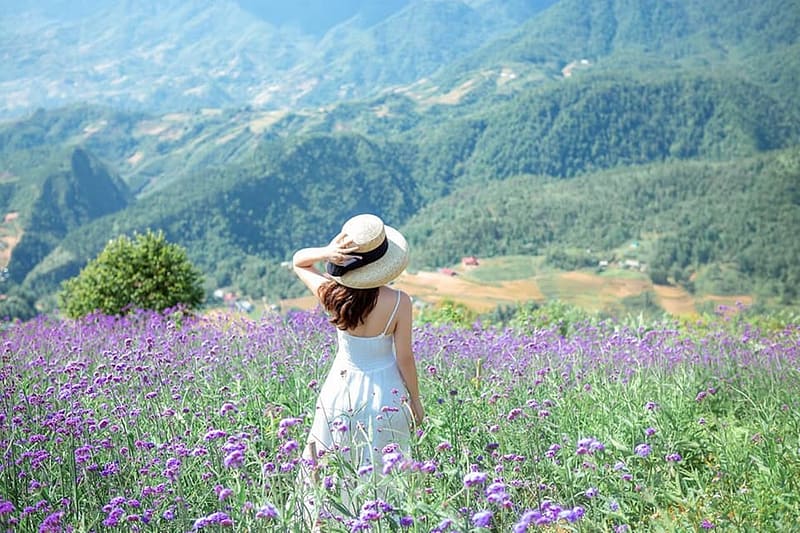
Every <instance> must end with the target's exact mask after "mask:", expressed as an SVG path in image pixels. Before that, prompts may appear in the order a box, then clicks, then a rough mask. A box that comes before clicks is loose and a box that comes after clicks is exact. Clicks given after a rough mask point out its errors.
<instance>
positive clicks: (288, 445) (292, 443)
mask: <svg viewBox="0 0 800 533" xmlns="http://www.w3.org/2000/svg"><path fill="white" fill-rule="evenodd" d="M299 447H300V445H299V444H297V441H296V440H294V439H291V440H287V441H286V442H284V443H283V446H281V451H282V452H283V453H292V452H293V451H295V450H296V449H297V448H299Z"/></svg>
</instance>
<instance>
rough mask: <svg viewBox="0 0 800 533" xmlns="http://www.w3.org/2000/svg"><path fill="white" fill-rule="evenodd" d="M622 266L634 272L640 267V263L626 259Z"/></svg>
mask: <svg viewBox="0 0 800 533" xmlns="http://www.w3.org/2000/svg"><path fill="white" fill-rule="evenodd" d="M623 264H624V265H625V268H631V269H634V270H639V267H640V266H641V263H639V261H637V260H636V259H626V260H625V263H623Z"/></svg>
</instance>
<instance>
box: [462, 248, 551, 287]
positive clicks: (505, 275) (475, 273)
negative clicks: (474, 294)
mask: <svg viewBox="0 0 800 533" xmlns="http://www.w3.org/2000/svg"><path fill="white" fill-rule="evenodd" d="M543 270H545V265H544V256H526V255H511V256H505V257H500V258H486V259H483V258H481V259H480V265H479V266H477V267H474V268H469V269H466V270H465V272H464V273H463V276H464V277H465V278H466V279H469V280H472V281H476V282H478V283H486V284H493V283H499V282H503V281H515V280H521V279H529V278H532V277H534V276H535V275H536V274H537V273H539V272H542V271H543Z"/></svg>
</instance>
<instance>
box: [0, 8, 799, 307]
mask: <svg viewBox="0 0 800 533" xmlns="http://www.w3.org/2000/svg"><path fill="white" fill-rule="evenodd" d="M98 1H99V0H98ZM103 5H104V6H105V7H103V9H99V10H98V11H96V13H95V15H94V16H95V17H96V18H95V19H92V20H94V21H95V22H92V24H95V23H96V24H100V22H101V21H102V20H104V18H103V17H104V16H105V15H104V13H106V11H104V10H113V9H115V8H113V7H111V6H110V4H109V5H107V4H103ZM142 5H145V4H142ZM203 6H205V7H203ZM359 6H361V7H363V5H361V4H358V2H355V1H354V2H353V3H352V4H351V5H350V7H351V8H352V9H353V10H354V11H353V12H354V13H356V14H355V15H353V16H351V17H349V18H346V19H342V20H334V19H333V18H331V19H326V18H325V17H323V16H322V15H319V17H318V20H317V21H316V22H314V24H318V25H319V27H320V28H322V27H325V29H324V32H323V33H321V36H318V37H315V39H318V40H317V41H316V42H317V44H318V46H316V47H313V50H311V48H308V49H306V50H305V52H304V53H302V54H300V53H298V55H297V57H300V56H303V58H304V59H303V60H302V62H301V63H298V64H302V68H301V67H292V68H293V70H292V74H291V75H289V74H286V76H283V74H285V72H284V73H283V74H281V75H280V76H279V79H281V80H283V81H286V80H289V81H287V82H286V83H288V85H287V87H288V86H291V87H293V89H294V91H295V93H297V88H298V87H305V85H303V84H302V83H301V82H300V78H293V76H301V77H302V76H306V75H309V73H313V72H316V74H313V76H314V77H315V79H317V81H316V82H315V84H314V85H313V87H314V90H313V91H310V92H308V93H303V94H304V96H299V97H298V98H297V99H295V102H299V101H301V100H302V101H309V102H310V101H312V100H314V98H318V99H319V100H318V101H323V100H325V101H327V102H332V103H329V104H328V105H325V106H314V107H302V106H301V107H293V108H291V109H288V108H287V109H280V110H277V109H266V108H262V107H259V106H257V105H248V104H246V103H243V102H245V101H246V100H247V99H245V100H242V99H241V98H240V97H239V96H236V95H234V94H233V93H231V92H226V94H227V95H228V97H229V99H228V100H226V98H228V97H226V98H222V100H221V101H223V100H224V101H230V102H237V103H236V104H232V105H231V106H229V107H222V108H214V109H212V108H207V107H197V106H199V105H201V104H199V103H198V102H194V101H191V99H190V100H187V101H185V102H184V104H185V107H184V108H183V109H184V110H183V111H182V112H180V113H176V112H173V113H159V112H157V111H148V112H145V111H129V110H128V111H125V110H120V109H118V108H113V107H98V106H87V105H75V106H69V107H65V108H60V109H51V110H45V109H41V110H38V111H36V112H34V113H32V114H30V115H28V116H27V117H26V118H23V119H18V120H15V121H13V122H7V123H5V124H0V207H3V208H4V209H5V212H6V213H7V214H13V216H11V217H10V218H9V217H8V216H7V217H6V219H7V220H6V222H5V223H4V226H3V231H4V232H5V235H6V237H5V239H6V240H5V241H4V243H5V248H4V253H5V254H6V257H7V258H8V257H10V263H7V264H9V271H10V275H11V279H10V280H9V281H8V284H9V285H8V288H9V290H8V291H6V292H8V293H9V294H11V293H12V292H14V291H17V293H18V294H19V295H20V297H23V298H27V299H28V300H30V301H33V300H38V302H39V305H40V308H41V309H46V308H47V307H48V305H50V304H51V302H52V298H51V296H52V293H53V291H54V290H56V289H57V287H58V283H59V282H60V281H61V280H63V279H66V278H67V277H70V276H73V275H75V274H76V273H77V272H78V271H79V269H80V268H81V266H82V265H83V264H85V263H86V261H87V260H88V259H90V258H92V257H94V256H95V255H96V254H97V253H98V252H99V251H100V249H102V247H103V246H104V244H105V243H106V242H107V241H108V239H109V238H112V237H114V236H116V235H119V234H121V233H128V234H130V233H132V232H135V231H144V230H146V229H148V228H151V229H162V230H164V231H165V234H166V236H167V238H168V239H169V240H171V241H173V242H178V243H180V244H182V245H184V246H186V247H187V249H188V251H189V255H190V257H191V259H192V260H193V261H194V262H195V263H196V264H198V265H199V266H200V267H201V268H202V269H203V270H204V272H205V273H206V275H207V288H208V289H209V291H211V290H212V289H215V288H217V287H233V288H235V289H237V290H238V291H240V292H242V293H245V294H248V295H250V296H253V297H261V296H265V297H268V298H278V297H286V296H292V295H296V294H299V293H300V292H301V291H302V287H300V286H299V284H298V283H297V282H296V280H294V279H293V277H292V276H291V274H290V273H289V272H288V271H287V270H286V269H285V268H282V267H281V266H280V264H281V262H282V261H285V260H287V259H288V258H289V257H290V255H291V252H292V250H293V249H295V248H296V247H298V246H302V245H306V244H309V245H310V244H315V243H319V235H320V234H322V235H328V234H333V233H334V232H335V230H336V229H337V226H338V224H339V223H340V222H341V220H343V219H344V218H346V217H347V216H349V215H351V214H354V213H356V212H360V211H372V212H375V213H377V214H380V215H382V216H383V217H384V218H386V220H388V221H391V223H392V224H393V225H395V226H400V227H401V228H403V229H404V230H405V231H407V233H408V235H409V238H410V240H411V241H412V244H413V245H414V249H415V254H414V259H413V262H414V265H415V266H416V267H437V266H443V265H447V264H450V263H452V262H453V261H454V260H456V259H457V258H459V257H460V256H462V255H467V254H480V255H484V256H491V255H503V254H537V255H543V256H545V258H546V260H547V261H548V262H549V263H550V264H551V265H553V266H560V267H563V268H577V267H582V266H587V265H593V264H597V262H598V261H601V260H604V259H608V258H610V257H616V256H618V255H619V254H620V253H621V252H620V250H621V249H622V248H623V247H625V246H626V245H627V243H629V242H630V241H636V242H637V243H641V248H639V251H638V257H637V259H638V260H641V261H642V262H646V264H647V265H648V273H649V275H650V276H651V278H652V279H653V280H654V281H657V282H659V283H676V284H682V285H685V286H686V287H688V288H690V289H692V290H698V291H706V292H716V293H726V292H728V293H729V292H734V291H735V290H744V291H748V292H752V293H753V294H757V295H759V296H760V297H761V298H762V299H763V300H764V301H777V300H781V301H782V302H783V303H797V294H796V289H794V288H793V287H796V286H797V282H798V272H797V269H796V268H795V267H794V265H793V264H792V257H797V256H798V254H797V252H798V250H797V245H796V243H794V242H793V241H794V240H796V239H793V235H794V234H795V233H796V232H797V230H798V229H800V219H798V214H797V209H798V208H797V206H798V205H800V204H798V198H797V190H796V185H795V184H796V183H797V178H798V164H797V160H798V154H797V146H800V105H799V104H798V102H797V99H796V96H795V93H796V86H797V85H796V83H797V79H798V74H800V59H798V57H800V56H799V55H798V54H796V53H794V52H796V51H797V50H798V46H800V44H799V43H798V41H797V35H796V32H792V31H791V28H793V27H795V26H796V23H798V22H800V20H798V18H800V10H798V9H795V8H796V7H798V6H797V1H794V0H792V1H790V2H780V1H778V0H772V1H769V2H766V3H764V4H759V5H750V4H746V3H744V2H741V3H737V4H736V5H735V6H734V7H735V8H736V9H732V8H731V6H730V3H729V2H722V1H721V0H720V1H718V0H712V1H708V2H702V3H701V2H699V1H695V0H672V1H669V2H655V1H653V2H649V1H647V2H629V1H623V0H605V1H600V0H584V1H577V0H560V1H542V2H500V1H499V0H498V1H495V0H470V1H456V0H442V1H438V2H434V1H429V0H420V1H415V2H409V3H408V4H407V5H406V4H404V5H399V3H398V5H397V6H395V7H396V9H394V8H392V9H390V7H389V6H388V5H387V6H386V11H385V12H381V13H379V15H380V16H378V15H376V14H375V13H373V14H371V15H368V14H364V13H363V12H361V11H360V9H361V8H360V7H359ZM131 9H132V11H131V13H139V12H138V11H136V10H137V9H144V8H143V7H141V6H140V7H132V8H131ZM149 9H154V10H156V11H157V12H158V13H160V14H161V15H163V16H162V18H163V19H164V21H167V20H171V21H172V23H178V22H180V23H181V24H183V23H184V22H185V20H184V18H182V17H189V18H190V19H191V20H194V21H195V22H196V23H197V24H199V26H196V27H195V29H194V30H192V29H191V28H190V27H188V26H187V27H182V29H181V30H180V31H179V32H178V33H176V39H178V40H176V41H175V42H174V43H173V45H174V46H175V47H176V50H180V54H178V55H177V56H176V57H179V58H180V59H176V61H181V62H182V63H183V64H182V65H180V66H173V65H170V66H168V67H167V68H168V70H169V71H170V72H172V71H173V70H172V69H173V68H174V73H175V79H183V78H181V76H180V75H179V73H180V72H182V71H181V69H182V68H185V67H187V68H188V66H189V65H190V64H191V57H192V56H191V54H193V53H194V52H197V51H202V52H203V53H206V52H208V55H209V57H217V56H219V57H223V56H224V54H222V55H220V54H218V53H215V52H213V51H212V50H211V49H207V48H206V47H207V46H212V43H214V42H216V41H215V40H214V38H209V39H208V40H206V41H204V42H203V44H197V45H196V46H197V47H199V48H197V49H194V51H192V50H191V49H190V48H191V47H190V48H186V46H185V45H181V44H180V40H181V39H184V37H183V36H184V34H186V35H194V36H196V35H197V34H196V33H195V34H192V33H191V32H192V31H200V30H199V29H198V28H203V31H206V30H208V31H211V30H214V31H217V29H219V27H220V25H222V26H224V25H226V24H234V22H236V23H238V24H244V20H245V19H247V20H248V21H250V22H249V23H252V24H257V25H258V24H261V25H266V26H269V27H270V28H271V30H270V31H275V32H282V31H288V30H287V28H288V26H274V25H273V23H272V22H269V21H268V18H266V16H265V14H264V13H257V12H256V11H257V9H256V8H252V6H251V8H249V10H242V11H237V12H236V13H238V14H237V15H236V17H245V18H241V19H235V21H234V22H232V20H233V19H230V18H229V19H226V20H212V19H214V18H215V17H217V18H218V17H224V16H228V15H223V14H222V13H221V12H218V11H216V9H217V8H216V7H211V6H207V5H206V4H202V3H194V2H191V3H187V4H185V5H183V6H182V7H180V8H177V7H176V8H175V9H174V10H166V11H163V12H162V11H159V9H160V8H156V7H152V6H151V8H149ZM287 9H288V8H287ZM24 13H26V12H25V11H24V10H19V11H18V12H15V14H14V15H13V16H14V17H32V20H34V19H35V20H40V19H38V18H36V17H35V16H34V15H31V14H30V13H29V14H27V15H25V14H24ZM115 13H117V15H119V16H120V17H122V18H123V19H124V18H125V17H128V16H130V15H131V14H130V13H127V12H126V13H121V12H118V11H116V12H115ZM243 13H244V14H243ZM290 15H292V14H291V13H289V12H287V13H284V14H282V15H281V16H285V17H286V20H290V19H291V16H290ZM37 16H41V15H37ZM276 16H277V15H276ZM292 16H293V15H292ZM331 16H332V17H333V15H331ZM370 17H371V18H370ZM15 20H16V19H15ZM80 20H84V19H80ZM125 20H127V19H125ZM164 21H162V22H160V23H159V24H162V23H166V22H164ZM201 21H205V22H203V23H202V24H200V22H201ZM253 21H255V22H253ZM273 22H274V21H273ZM72 23H74V20H73V22H72ZM249 23H248V24H249ZM48 24H49V23H48ZM53 24H54V26H52V28H62V26H61V24H67V23H65V22H58V23H53ZM203 24H206V25H205V26H204V25H203ZM266 26H265V27H266ZM328 26H330V27H328ZM43 27H44V26H43ZM48 27H50V26H48ZM92 27H94V26H92ZM159 27H161V26H159ZM214 28H216V29H214ZM242 28H244V29H245V31H243V32H242V40H241V41H240V42H241V43H247V42H249V41H248V39H249V37H248V36H251V35H256V34H257V35H260V36H262V37H263V35H264V34H263V33H259V32H252V33H251V32H249V31H247V28H249V26H247V25H244V26H242ZM412 29H413V30H412ZM151 30H152V28H149V29H148V27H146V28H144V29H142V30H141V31H139V32H138V33H135V34H129V35H128V37H126V38H125V39H128V40H127V41H125V42H126V43H127V45H126V46H128V47H130V46H131V43H133V42H151V43H155V39H156V35H157V32H156V31H155V30H153V31H151ZM292 31H295V32H297V31H299V30H298V29H297V28H294V29H293V30H292ZM309 31H310V30H309ZM314 31H317V30H314ZM319 31H320V32H321V31H322V30H319ZM57 33H58V31H56V34H57ZM212 33H213V32H212ZM92 35H94V34H92ZM98 35H100V34H98ZM103 35H106V37H105V38H107V39H110V41H108V42H114V43H117V42H118V40H120V39H122V37H121V36H118V35H111V34H110V33H108V34H103ZM282 35H284V36H285V34H282ZM187 38H188V37H187ZM259 38H260V37H259ZM307 38H308V37H298V38H297V39H295V40H292V41H291V43H293V45H292V46H300V45H301V43H304V42H306V43H307V42H311V41H307V40H305V39H307ZM0 39H2V37H0ZM148 39H149V41H148ZM308 39H311V38H308ZM311 40H312V41H313V39H311ZM76 42H84V44H86V42H88V41H81V40H80V39H79V40H78V41H76ZM91 42H99V41H95V40H94V37H92V39H91ZM119 42H122V41H119ZM114 46H117V44H115V45H114ZM148 46H149V45H148ZM242 46H245V45H244V44H242ZM287 46H289V45H288V44H287ZM303 46H305V45H303ZM85 48H86V50H87V55H89V56H91V55H92V53H93V52H91V50H93V48H92V47H91V46H88V45H87V46H86V47H85ZM112 48H113V47H112ZM146 49H149V48H147V47H145V48H139V50H140V52H141V50H146ZM97 53H98V54H99V51H98V52H97ZM183 54H189V55H183ZM97 57H98V58H99V56H97ZM286 57H287V58H288V57H289V56H288V55H287V56H286ZM37 61H39V60H37ZM292 61H294V59H292V60H289V59H287V62H286V65H289V64H292V65H295V63H292ZM278 63H280V61H279V62H278ZM33 64H36V62H34V63H33ZM38 64H41V63H38ZM15 68H20V69H25V68H28V67H27V66H18V67H15ZM209 68H210V67H209ZM270 68H278V67H275V66H274V65H273V67H270ZM280 68H283V67H280ZM287 68H288V67H287ZM315 69H318V70H315ZM251 75H252V76H254V77H258V76H266V74H264V72H261V73H259V72H258V70H257V69H256V70H254V71H252V72H250V73H248V74H247V75H242V76H243V77H244V78H245V79H244V80H241V79H239V78H241V77H242V76H239V77H237V79H239V81H242V82H243V83H244V85H243V86H245V85H247V83H245V82H246V80H247V76H251ZM271 75H272V74H270V76H271ZM275 75H276V76H278V74H275ZM237 76H238V75H237ZM223 78H224V77H223ZM223 78H220V79H223ZM20 79H22V80H24V79H28V78H24V77H23V78H20ZM136 79H137V80H145V79H147V78H146V77H141V78H139V77H138V76H137V77H136ZM343 80H349V81H346V82H345V81H343ZM353 80H357V81H353ZM262 81H263V78H262ZM181 83H183V82H181V81H178V82H175V86H176V87H179V86H180V84H181ZM220 83H221V82H220ZM237 83H238V82H237ZM298 83H299V84H298ZM342 83H344V84H345V85H346V86H347V88H346V89H342V87H343V85H342ZM23 84H24V83H23ZM348 84H350V85H348ZM0 85H1V84H0ZM357 87H362V89H358V88H357ZM150 88H152V89H154V90H156V91H158V90H160V89H158V88H157V85H153V86H152V87H150ZM251 89H252V88H251ZM251 89H246V92H247V91H249V92H248V93H247V94H249V95H251V96H252V95H253V94H254V93H253V91H252V90H251ZM148 90H149V89H148ZM276 90H277V89H276ZM315 91H316V92H315ZM123 92H124V91H123ZM301 92H302V91H301ZM312 93H313V94H312ZM130 94H133V93H130ZM192 94H194V93H192ZM298 94H299V93H298ZM354 94H363V95H367V94H371V95H374V96H369V97H366V96H365V97H363V98H360V99H343V98H346V97H348V96H350V95H354ZM323 95H326V96H324V97H323ZM248 98H249V97H248ZM306 98H308V100H305V99H306ZM326 99H327V100H326ZM167 100H168V99H165V100H163V101H164V102H166V101H167ZM141 101H142V102H146V101H147V99H146V98H145V99H144V100H141ZM170 105H171V104H170ZM64 154H67V155H64ZM76 154H78V155H76ZM76 157H77V160H78V161H79V162H78V163H75V161H76ZM80 161H85V163H84V164H81V163H80ZM66 162H69V165H66ZM48 180H50V181H48ZM90 183H93V185H91V186H90V185H89V184H90ZM22 184H24V186H23V185H22ZM95 190H96V191H97V192H96V193H93V192H91V191H95ZM115 191H116V192H115ZM586 250H591V252H587V251H586ZM0 307H2V305H0Z"/></svg>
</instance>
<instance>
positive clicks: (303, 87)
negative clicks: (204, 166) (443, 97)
mask: <svg viewBox="0 0 800 533" xmlns="http://www.w3.org/2000/svg"><path fill="white" fill-rule="evenodd" d="M534 4H535V5H536V6H538V5H540V4H544V5H546V4H547V2H535V3H534ZM514 5H516V6H519V5H520V3H519V2H516V3H515V4H514ZM2 6H3V9H2V10H0V28H1V29H2V32H0V57H2V59H3V62H4V68H3V71H2V73H0V117H3V116H6V117H14V116H19V115H20V114H24V113H25V112H27V111H30V110H32V109H35V108H37V107H54V106H61V105H65V104H69V103H79V102H92V103H99V104H106V105H111V106H115V107H118V108H123V109H136V110H148V111H155V112H160V113H164V112H168V111H186V110H189V109H198V108H202V107H234V106H245V105H250V106H255V107H257V108H262V109H273V110H274V109H281V108H292V107H297V106H298V105H304V106H307V105H312V106H317V105H325V104H329V103H332V102H336V101H339V100H342V99H346V98H361V97H367V96H373V95H376V94H378V93H380V91H382V90H384V89H386V88H388V87H389V86H391V85H393V84H398V83H401V84H404V83H413V82H414V81H416V80H418V79H419V78H420V77H423V76H426V75H429V74H431V73H433V72H434V71H435V70H437V69H438V68H440V67H441V66H442V65H444V64H446V63H447V62H449V61H452V60H453V59H454V58H457V57H462V56H464V55H466V54H468V53H470V52H472V51H473V50H474V49H475V48H476V47H478V46H479V45H480V44H482V43H483V42H484V41H485V40H486V39H491V38H493V37H494V36H496V35H498V34H500V33H502V32H504V31H506V30H508V29H510V28H512V27H514V26H516V25H518V24H520V23H521V22H523V20H522V19H521V18H518V17H525V16H531V15H532V14H533V13H535V12H536V11H537V10H536V9H534V8H528V9H522V8H519V7H517V8H516V9H511V8H508V9H507V8H506V7H505V6H504V2H502V1H501V0H491V1H489V2H486V3H483V4H480V5H479V6H478V7H477V8H472V7H470V6H469V5H468V4H467V3H465V2H463V1H461V0H416V1H413V2H409V1H400V0H394V1H388V2H380V3H377V2H363V1H361V2H356V1H354V0H338V1H337V2H325V3H323V2H312V1H306V2H300V3H286V2H244V1H242V2H239V3H237V2H235V1H234V0H221V1H214V0H191V1H178V0H167V1H162V2H155V1H153V0H145V1H141V2H125V3H119V2H112V1H109V0H84V2H79V3H78V6H77V7H76V8H75V9H74V10H73V9H72V8H71V6H72V3H67V2H61V1H59V0H49V1H46V2H39V3H37V4H34V5H30V4H21V3H12V2H7V1H6V2H3V3H2ZM298 21H302V24H298V23H297V22H298Z"/></svg>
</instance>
